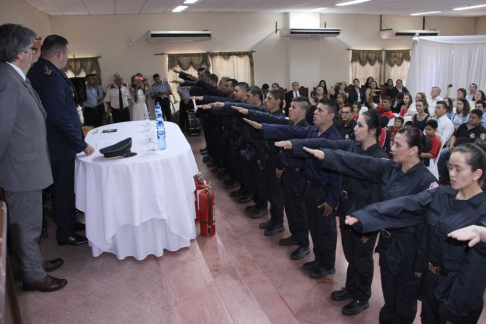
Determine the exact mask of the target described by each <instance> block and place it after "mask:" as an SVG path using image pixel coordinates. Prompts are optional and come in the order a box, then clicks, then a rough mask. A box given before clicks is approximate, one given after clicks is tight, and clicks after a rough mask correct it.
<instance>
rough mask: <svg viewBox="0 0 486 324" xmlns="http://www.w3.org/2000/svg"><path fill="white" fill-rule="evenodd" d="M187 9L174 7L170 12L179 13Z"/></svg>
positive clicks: (185, 7)
mask: <svg viewBox="0 0 486 324" xmlns="http://www.w3.org/2000/svg"><path fill="white" fill-rule="evenodd" d="M187 8H188V6H178V7H175V9H174V10H172V12H181V11H182V10H186V9H187Z"/></svg>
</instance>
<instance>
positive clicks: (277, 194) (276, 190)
mask: <svg viewBox="0 0 486 324" xmlns="http://www.w3.org/2000/svg"><path fill="white" fill-rule="evenodd" d="M279 159H280V157H279V155H278V154H269V155H268V159H267V161H266V165H265V167H264V169H263V180H264V182H265V190H266V192H267V195H268V201H270V220H271V221H272V222H273V223H274V224H275V225H282V224H283V217H284V197H283V190H282V185H281V179H279V178H277V173H276V169H277V163H278V161H279Z"/></svg>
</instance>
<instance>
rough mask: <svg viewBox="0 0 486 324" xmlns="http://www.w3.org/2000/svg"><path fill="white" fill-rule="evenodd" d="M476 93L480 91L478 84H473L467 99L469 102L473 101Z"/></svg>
mask: <svg viewBox="0 0 486 324" xmlns="http://www.w3.org/2000/svg"><path fill="white" fill-rule="evenodd" d="M476 91H478V85H477V84H476V83H471V84H470V85H469V93H468V94H467V95H466V99H467V100H469V101H473V100H474V95H475V94H476Z"/></svg>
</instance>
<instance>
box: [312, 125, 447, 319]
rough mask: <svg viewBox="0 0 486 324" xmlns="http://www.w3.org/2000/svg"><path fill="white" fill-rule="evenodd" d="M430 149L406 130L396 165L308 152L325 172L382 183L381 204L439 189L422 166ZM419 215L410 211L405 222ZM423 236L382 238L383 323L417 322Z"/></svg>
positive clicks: (401, 233)
mask: <svg viewBox="0 0 486 324" xmlns="http://www.w3.org/2000/svg"><path fill="white" fill-rule="evenodd" d="M424 147H425V138H424V135H423V134H422V132H421V131H420V130H419V129H418V128H411V127H404V128H401V129H400V130H399V131H398V133H397V135H396V136H395V141H394V142H393V146H392V149H391V154H392V157H393V160H386V159H375V158H372V157H367V156H361V155H358V154H353V153H349V152H344V151H339V150H331V149H321V150H313V149H309V148H304V150H306V151H307V152H309V153H311V154H313V155H314V156H315V157H317V158H318V159H319V160H321V161H319V162H318V164H319V165H320V166H321V167H323V168H328V169H331V170H336V171H339V172H343V173H346V174H349V175H351V176H355V177H365V178H369V179H375V180H377V181H379V182H380V192H379V194H380V198H379V199H380V201H385V200H390V199H393V198H396V197H402V196H406V195H411V194H416V193H419V192H421V191H423V190H425V189H432V188H434V187H436V186H438V184H437V182H436V179H435V177H434V176H433V175H432V173H430V171H429V170H428V169H427V167H426V166H425V165H424V163H422V161H421V160H420V154H421V153H422V151H423V148H424ZM397 214H398V213H397ZM395 215H396V214H395ZM413 215H414V213H412V212H406V211H404V212H403V215H400V217H403V218H407V217H412V216H413ZM422 216H423V215H422ZM366 231H367V232H368V230H366ZM422 233H423V226H408V227H407V226H405V227H402V228H398V229H395V230H389V231H382V232H381V236H380V240H379V242H378V247H377V249H376V250H377V251H378V253H379V254H380V270H381V285H382V289H383V297H384V299H385V305H384V306H383V308H382V309H381V311H380V315H379V320H380V323H413V321H414V319H415V315H416V313H417V298H418V294H419V289H420V284H421V276H422V273H423V272H424V270H425V259H424V255H423V253H422V251H421V249H420V246H421V239H422Z"/></svg>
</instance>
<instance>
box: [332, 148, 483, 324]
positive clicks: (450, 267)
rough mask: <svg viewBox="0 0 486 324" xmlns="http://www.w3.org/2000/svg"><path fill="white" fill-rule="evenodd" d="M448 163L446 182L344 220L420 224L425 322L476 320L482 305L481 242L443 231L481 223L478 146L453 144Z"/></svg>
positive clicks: (374, 225)
mask: <svg viewBox="0 0 486 324" xmlns="http://www.w3.org/2000/svg"><path fill="white" fill-rule="evenodd" d="M326 158H327V157H326ZM450 165H451V171H450V175H451V180H452V185H451V186H440V187H439V188H435V189H432V190H425V191H423V192H421V193H419V194H416V195H414V196H406V197H399V198H396V199H392V200H389V201H386V202H382V203H378V204H374V205H370V206H368V207H366V208H364V209H362V210H359V211H356V212H354V213H352V216H353V217H349V218H348V219H347V221H346V223H347V224H348V225H353V226H354V228H356V229H357V230H359V231H373V230H380V229H383V228H386V229H392V228H406V227H410V226H414V225H421V224H424V223H425V230H424V236H423V237H424V239H423V244H422V247H423V249H424V251H425V254H426V259H427V265H426V270H425V274H424V279H423V285H422V314H421V317H422V323H427V324H429V323H433V324H436V323H437V324H439V323H441V324H442V323H478V320H479V318H480V316H481V311H482V310H483V294H484V291H485V288H486V243H484V242H480V243H478V244H476V245H475V246H474V247H470V246H468V244H467V242H461V241H457V240H455V239H452V238H451V236H452V237H454V235H448V234H449V233H451V232H453V231H455V230H457V229H460V228H462V227H466V226H471V225H476V226H485V225H486V193H484V192H483V191H482V189H481V187H480V183H481V182H482V181H483V179H484V176H485V174H486V154H485V152H484V148H481V147H479V146H477V145H476V144H472V143H468V144H463V145H460V146H457V147H456V148H454V151H453V153H452V155H451V159H450ZM425 214H426V216H425V217H424V215H425ZM358 221H359V222H358ZM470 230H472V231H473V230H474V227H473V228H471V229H470ZM392 235H393V234H392ZM380 240H381V239H380Z"/></svg>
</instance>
